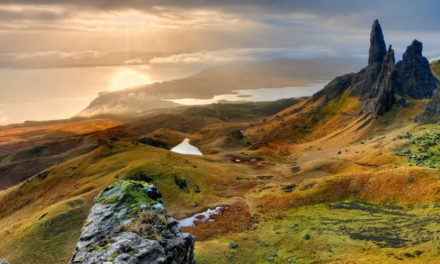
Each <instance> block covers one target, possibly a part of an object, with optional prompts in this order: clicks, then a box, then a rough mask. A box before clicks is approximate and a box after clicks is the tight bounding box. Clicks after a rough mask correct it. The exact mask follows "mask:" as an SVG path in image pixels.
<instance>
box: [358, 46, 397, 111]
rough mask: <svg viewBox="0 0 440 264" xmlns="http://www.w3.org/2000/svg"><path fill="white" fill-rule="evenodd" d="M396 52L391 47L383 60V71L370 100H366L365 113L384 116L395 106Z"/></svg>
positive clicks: (374, 85)
mask: <svg viewBox="0 0 440 264" xmlns="http://www.w3.org/2000/svg"><path fill="white" fill-rule="evenodd" d="M394 83H395V74H394V50H393V49H392V48H391V45H390V47H389V48H388V52H387V54H386V55H385V58H384V59H383V63H382V68H381V71H380V73H379V75H378V77H377V79H376V81H375V82H374V84H373V87H372V89H371V91H370V94H369V98H368V99H367V100H365V102H364V107H363V110H362V111H364V112H373V113H376V114H378V115H383V114H384V113H385V112H387V111H389V110H390V109H391V107H392V106H393V104H394V100H395V98H394Z"/></svg>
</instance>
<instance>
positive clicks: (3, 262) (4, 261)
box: [0, 259, 8, 264]
mask: <svg viewBox="0 0 440 264" xmlns="http://www.w3.org/2000/svg"><path fill="white" fill-rule="evenodd" d="M0 264H8V262H7V261H6V260H4V259H0Z"/></svg>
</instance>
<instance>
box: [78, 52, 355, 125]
mask: <svg viewBox="0 0 440 264" xmlns="http://www.w3.org/2000/svg"><path fill="white" fill-rule="evenodd" d="M359 65H360V62H359V61H358V60H356V59H341V58H323V59H320V60H300V59H296V60H292V59H290V60H271V61H253V62H235V63H228V64H224V65H220V66H216V67H213V68H209V69H206V70H204V71H202V72H200V73H198V74H196V75H193V76H190V77H187V78H183V79H178V80H173V81H166V82H162V83H154V84H150V85H144V86H138V87H134V88H129V89H125V90H121V91H116V92H110V93H103V94H100V95H99V96H98V97H97V98H96V99H95V100H94V101H92V102H91V103H90V105H89V106H88V107H87V108H86V109H84V110H83V111H81V112H80V113H79V114H78V116H99V115H107V114H120V115H121V114H122V115H124V114H125V115H127V114H128V115H130V114H136V113H140V112H143V111H147V110H151V109H157V108H166V107H173V106H177V104H175V103H172V102H169V101H163V100H162V99H181V98H200V99H209V98H212V97H213V96H214V95H220V94H227V93H231V92H232V91H233V90H244V89H255V88H278V87H287V86H301V85H304V84H306V83H309V82H316V81H318V80H328V79H330V78H331V77H332V76H334V75H336V74H340V73H342V72H346V71H350V70H354V69H357V68H359Z"/></svg>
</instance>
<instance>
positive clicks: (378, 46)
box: [368, 19, 387, 65]
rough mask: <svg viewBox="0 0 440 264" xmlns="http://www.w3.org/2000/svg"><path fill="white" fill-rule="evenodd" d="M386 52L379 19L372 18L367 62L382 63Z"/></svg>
mask: <svg viewBox="0 0 440 264" xmlns="http://www.w3.org/2000/svg"><path fill="white" fill-rule="evenodd" d="M386 53H387V50H386V45H385V40H384V38H383V33H382V28H381V26H380V24H379V20H377V19H376V20H374V23H373V27H372V28H371V33H370V50H369V52H368V55H369V56H368V64H369V65H371V64H374V63H382V61H383V58H384V57H385V54H386Z"/></svg>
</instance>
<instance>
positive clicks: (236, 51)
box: [0, 0, 440, 123]
mask: <svg viewBox="0 0 440 264" xmlns="http://www.w3.org/2000/svg"><path fill="white" fill-rule="evenodd" d="M438 14H440V4H439V3H438V1H434V0H419V1H410V0H400V1H398V0H388V1H381V0H372V1H356V0H332V1H323V0H303V1H296V0H290V1H289V0H254V1H250V0H236V1H233V0H222V1H219V0H175V1H171V0H161V1H159V0H1V1H0V76H3V77H4V78H6V79H8V82H6V83H8V84H9V85H6V84H5V82H4V83H3V84H2V83H1V82H0V123H2V120H3V123H4V122H13V121H21V120H22V119H23V118H24V117H21V118H19V119H10V118H9V119H6V118H5V117H3V118H2V116H1V115H2V113H3V115H4V113H5V112H10V111H13V110H11V109H15V108H7V107H5V104H12V103H14V100H18V99H17V98H23V99H22V102H21V103H26V100H25V98H26V96H27V95H29V94H32V99H33V100H34V101H35V100H39V98H38V94H40V93H39V91H40V89H41V90H44V89H45V88H44V87H43V86H44V85H45V84H46V83H49V80H50V79H47V78H46V79H44V80H43V79H42V78H43V77H41V78H40V79H41V80H40V79H36V80H38V81H39V84H40V85H36V86H35V87H26V86H28V84H25V83H23V84H21V82H22V80H20V79H22V78H28V79H27V80H30V81H32V82H34V83H35V81H34V79H32V78H31V77H26V76H36V77H34V78H37V77H38V78H39V76H44V74H46V75H48V76H51V75H52V76H53V73H46V72H45V73H44V74H43V75H39V74H38V71H35V72H33V73H32V74H31V73H29V69H38V70H41V69H46V68H52V69H53V68H60V67H64V68H66V67H95V66H117V67H120V66H129V67H133V66H142V67H143V68H144V69H147V70H148V71H149V74H148V76H145V75H144V76H136V73H135V72H132V73H130V72H128V73H127V70H126V69H123V70H122V71H123V72H125V73H127V78H130V76H131V77H132V78H134V79H136V80H139V82H149V81H151V82H152V81H160V80H169V79H172V78H180V77H183V76H185V75H189V74H192V73H195V72H197V71H199V70H201V69H204V68H207V67H210V66H212V65H216V64H219V63H225V62H232V61H242V60H265V59H272V58H301V59H311V60H319V59H320V58H323V57H340V58H341V59H345V58H356V59H359V60H362V61H364V62H365V63H366V61H367V55H368V45H369V32H370V27H371V24H372V23H373V21H374V19H376V18H378V19H379V21H380V23H381V25H382V29H383V31H384V36H385V41H386V42H387V44H393V48H394V49H395V51H396V54H397V59H399V58H400V57H401V54H402V53H403V52H404V50H405V48H406V46H407V45H409V44H410V43H411V42H412V40H413V39H415V38H416V39H418V40H420V41H422V42H423V43H424V55H425V56H426V57H428V59H431V60H432V59H435V58H438V57H440V37H439V36H440V16H439V15H438ZM11 68H12V69H26V70H27V71H26V72H25V74H24V75H20V74H18V73H17V74H16V76H15V75H14V74H15V73H14V74H12V75H11V74H9V72H8V71H9V70H10V69H11ZM2 69H3V73H2V72H1V71H2ZM4 69H7V70H4ZM73 72H74V70H73ZM109 72H111V74H113V75H112V76H113V77H112V79H111V80H105V81H103V82H102V83H99V84H95V83H93V85H95V86H96V85H101V86H102V87H99V88H96V89H95V90H93V94H94V95H96V93H97V91H104V90H112V89H119V88H121V87H122V86H120V87H116V88H115V87H112V85H114V82H115V79H117V78H120V76H121V73H120V72H116V73H115V72H113V70H110V71H109ZM118 74H119V77H117V76H118ZM130 74H131V75H130ZM81 75H82V74H81ZM14 76H15V77H14ZM23 76H24V77H23ZM14 78H15V79H14ZM90 78H92V77H90ZM70 79H71V78H70ZM73 79H74V78H73ZM92 79H93V78H92ZM67 81H72V80H69V78H67ZM60 82H61V83H62V82H66V81H65V80H63V81H60ZM108 83H112V84H108ZM122 83H124V85H128V84H131V83H130V81H128V82H127V81H123V82H122ZM19 85H22V87H18V86H19ZM87 85H89V86H92V84H91V83H88V84H87ZM87 85H86V86H87ZM17 87H18V88H20V89H18V88H17ZM57 87H58V88H57V89H58V91H59V93H60V94H63V93H65V94H67V95H69V96H70V95H71V96H73V97H75V96H76V97H78V96H82V94H81V93H79V92H78V93H76V94H75V93H72V91H71V90H72V89H73V90H78V91H80V90H81V89H83V88H78V87H75V88H72V85H66V86H65V87H64V86H63V85H59V84H58V83H57ZM87 87H88V86H87ZM31 89H32V92H30V93H29V91H30V90H31ZM68 89H70V90H68ZM84 89H85V88H84ZM13 90H14V91H15V90H17V91H18V90H19V91H21V92H20V93H21V94H19V93H18V92H17V93H15V94H14V93H13V92H14V91H13ZM42 94H44V93H42ZM45 96H46V94H45ZM88 96H91V94H88ZM28 97H30V95H29V96H28ZM14 98H15V99H14ZM87 100H89V99H87ZM2 104H3V105H2ZM82 104H84V103H82ZM2 106H3V107H2ZM15 107H17V106H15ZM76 107H78V106H76ZM79 110H80V109H79ZM47 111H53V110H51V109H48V110H47ZM69 113H70V112H69ZM39 118H43V117H39ZM6 120H7V121H6Z"/></svg>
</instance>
